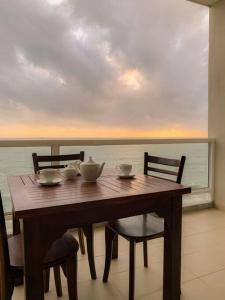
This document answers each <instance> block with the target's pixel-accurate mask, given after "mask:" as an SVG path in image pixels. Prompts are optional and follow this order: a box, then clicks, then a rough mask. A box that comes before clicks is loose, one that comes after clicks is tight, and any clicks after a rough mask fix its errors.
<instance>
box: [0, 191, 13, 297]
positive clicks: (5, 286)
mask: <svg viewBox="0 0 225 300" xmlns="http://www.w3.org/2000/svg"><path fill="white" fill-rule="evenodd" d="M9 282H11V279H10V261H9V249H8V241H7V233H6V226H5V215H4V210H3V204H2V198H1V194H0V299H9V298H8V295H9V293H10V290H9Z"/></svg>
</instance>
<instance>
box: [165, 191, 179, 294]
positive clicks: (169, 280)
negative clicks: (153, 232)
mask: <svg viewBox="0 0 225 300" xmlns="http://www.w3.org/2000/svg"><path fill="white" fill-rule="evenodd" d="M169 204H170V205H168V211H167V214H166V216H165V228H164V232H165V233H164V272H163V300H180V282H181V228H182V196H177V197H176V198H175V197H174V198H173V199H171V201H170V203H169Z"/></svg>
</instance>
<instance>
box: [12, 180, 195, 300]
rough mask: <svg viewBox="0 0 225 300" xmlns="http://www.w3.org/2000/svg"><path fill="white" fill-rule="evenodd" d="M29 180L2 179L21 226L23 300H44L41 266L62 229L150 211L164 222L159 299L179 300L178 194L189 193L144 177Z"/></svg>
mask: <svg viewBox="0 0 225 300" xmlns="http://www.w3.org/2000/svg"><path fill="white" fill-rule="evenodd" d="M34 176H35V175H24V176H13V177H9V178H8V184H9V188H10V193H11V197H12V203H13V213H14V217H15V218H17V219H20V221H21V223H22V226H23V233H24V262H25V298H26V300H43V299H44V296H43V295H44V293H43V289H44V287H43V275H42V263H41V262H42V260H43V257H44V256H45V254H46V252H47V249H48V248H49V247H50V245H51V243H52V242H53V241H54V240H55V239H57V238H59V237H60V236H61V235H62V234H63V233H64V232H65V231H66V230H67V229H69V228H74V227H77V226H84V225H87V224H93V223H98V222H103V221H110V220H113V219H117V218H123V217H129V216H134V215H138V214H144V213H149V212H153V211H154V212H157V213H158V214H159V215H160V216H163V217H164V218H165V237H164V276H163V299H164V300H178V299H180V276H181V223H182V195H183V194H186V193H190V192H191V189H190V188H187V187H184V186H182V185H179V184H176V183H173V182H170V181H166V180H162V179H158V178H154V177H151V176H146V175H137V176H136V179H133V180H119V179H117V177H116V176H115V175H105V176H101V177H100V178H99V179H98V181H97V182H96V183H88V182H85V181H84V180H83V179H82V178H81V177H78V178H77V179H76V181H65V182H62V184H60V185H58V186H55V187H41V186H39V185H38V184H37V183H36V182H35V177H34ZM78 271H79V270H78ZM80 271H81V270H80Z"/></svg>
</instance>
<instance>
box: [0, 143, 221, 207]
mask: <svg viewBox="0 0 225 300" xmlns="http://www.w3.org/2000/svg"><path fill="white" fill-rule="evenodd" d="M80 150H84V151H85V155H86V157H87V156H88V155H93V156H94V158H95V159H96V160H101V161H106V165H108V167H110V168H112V167H115V166H116V165H117V164H119V163H121V162H128V161H129V162H131V163H132V164H133V166H134V172H142V168H143V153H144V152H145V151H148V152H149V153H151V154H153V155H159V156H166V157H171V158H176V157H177V158H179V157H180V156H181V155H186V157H187V161H186V165H185V172H184V178H183V183H184V184H187V185H191V186H192V187H193V193H192V195H191V196H189V197H187V199H186V198H185V201H184V205H185V206H187V205H192V206H193V205H194V206H196V205H202V204H203V205H212V203H213V193H214V156H215V140H214V139H209V138H182V139H178V138H176V139H14V140H0V165H1V169H0V189H1V190H2V193H3V199H4V204H5V209H6V211H10V210H11V207H10V198H9V192H8V189H7V182H6V177H7V176H8V175H15V174H23V173H32V172H33V167H32V160H31V153H32V152H37V153H40V154H52V155H58V154H60V153H64V154H65V153H76V152H78V151H80Z"/></svg>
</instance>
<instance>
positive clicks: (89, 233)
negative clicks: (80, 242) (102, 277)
mask: <svg viewBox="0 0 225 300" xmlns="http://www.w3.org/2000/svg"><path fill="white" fill-rule="evenodd" d="M83 231H84V235H85V236H86V241H87V253H88V262H89V267H90V273H91V278H92V279H96V278H97V275H96V269H95V257H94V235H93V225H87V226H85V227H83Z"/></svg>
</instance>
